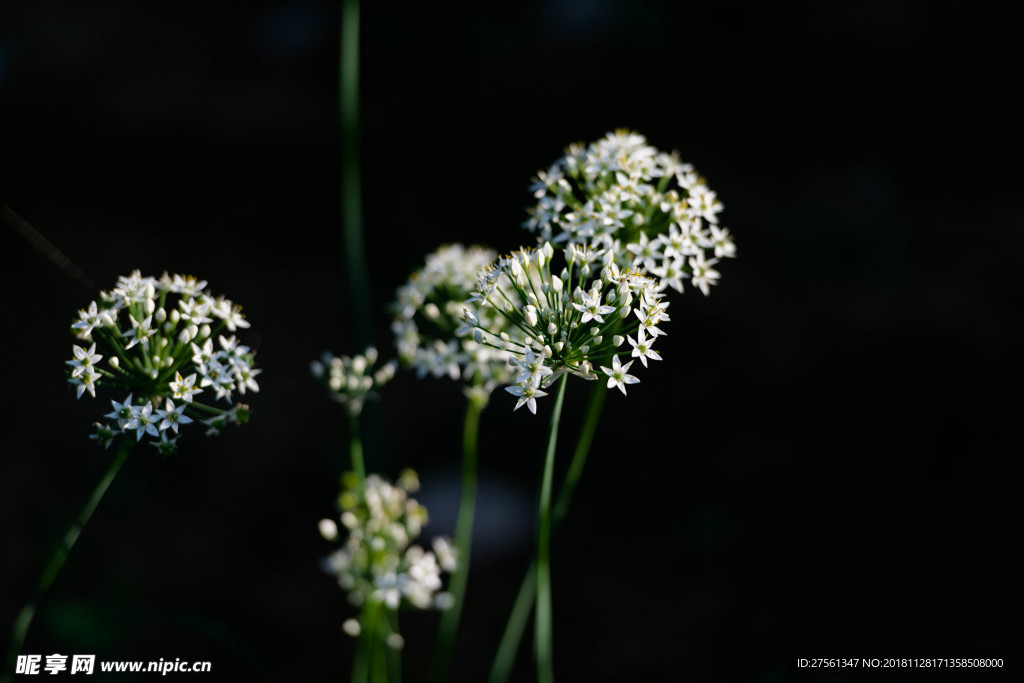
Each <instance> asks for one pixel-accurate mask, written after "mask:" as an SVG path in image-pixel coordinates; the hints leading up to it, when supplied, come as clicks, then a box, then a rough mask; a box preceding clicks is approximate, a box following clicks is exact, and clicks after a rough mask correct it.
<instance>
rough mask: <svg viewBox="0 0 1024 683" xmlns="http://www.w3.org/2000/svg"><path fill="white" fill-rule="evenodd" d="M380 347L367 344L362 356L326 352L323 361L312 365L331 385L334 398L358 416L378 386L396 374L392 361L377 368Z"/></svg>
mask: <svg viewBox="0 0 1024 683" xmlns="http://www.w3.org/2000/svg"><path fill="white" fill-rule="evenodd" d="M377 358H378V355H377V349H376V348H374V347H372V346H367V347H366V350H365V351H363V353H362V355H356V356H352V357H349V356H332V355H331V354H330V352H328V351H324V353H323V356H321V359H320V360H318V361H317V360H315V361H313V362H312V363H310V364H309V369H310V372H312V373H313V377H315V378H317V379H318V380H321V381H322V382H324V383H325V384H326V385H327V388H328V389H329V390H330V392H331V397H333V398H334V400H336V401H338V402H339V403H344V404H345V408H346V410H348V412H349V415H352V416H357V415H359V414H360V413H362V412H363V406H364V405H365V403H366V399H367V398H372V397H373V396H374V393H373V391H374V389H379V388H380V387H382V386H384V385H385V384H387V383H388V382H390V381H391V379H392V378H394V376H395V362H394V361H388V362H387V363H385V364H384V365H382V366H380V367H379V368H377V369H376V370H374V369H373V366H374V365H375V364H376V363H377Z"/></svg>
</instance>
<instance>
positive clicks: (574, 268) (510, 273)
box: [463, 242, 669, 414]
mask: <svg viewBox="0 0 1024 683" xmlns="http://www.w3.org/2000/svg"><path fill="white" fill-rule="evenodd" d="M554 255H555V251H554V249H553V248H552V246H551V243H550V242H546V243H545V244H544V245H543V246H542V247H541V248H540V249H536V250H534V249H530V248H522V249H520V250H518V251H515V252H512V253H511V254H509V255H508V256H506V257H502V258H500V259H498V260H497V261H496V262H495V263H493V264H491V265H490V266H489V267H488V268H487V269H486V270H485V271H484V272H483V273H482V275H481V276H480V279H479V281H478V283H477V286H476V287H475V288H474V290H473V292H472V296H471V297H470V299H469V300H468V301H467V302H466V303H467V304H472V305H474V306H475V308H474V309H472V310H469V309H467V311H466V313H465V315H464V316H463V322H464V326H463V329H464V330H466V331H472V332H473V334H474V337H475V338H476V341H477V343H479V344H484V345H489V346H492V347H494V348H498V349H502V350H506V351H509V352H511V353H512V354H514V357H513V359H512V361H511V363H512V365H513V366H514V367H515V368H516V369H517V375H516V377H515V380H514V385H513V386H510V387H506V391H508V392H509V393H511V394H513V395H514V396H516V397H517V398H518V402H517V403H516V406H515V408H514V410H518V409H519V408H520V407H522V406H523V405H526V406H527V407H528V408H529V409H530V411H531V412H533V413H535V414H536V412H537V400H536V399H537V397H540V396H545V395H547V393H546V392H545V391H543V389H544V388H545V387H547V386H548V385H550V384H551V382H552V381H554V379H555V378H557V377H558V376H560V375H561V374H563V373H565V372H570V373H572V374H575V375H579V376H581V377H584V378H586V379H597V377H598V375H597V374H596V373H595V372H594V367H595V365H596V366H597V367H600V369H601V371H602V372H603V373H604V375H606V376H607V378H608V386H609V387H617V388H618V389H620V390H621V391H622V393H623V394H625V393H626V386H625V385H627V384H636V383H637V382H638V381H639V380H638V379H637V378H636V377H634V376H633V375H630V374H628V373H629V368H630V366H631V365H632V363H633V361H629V362H628V363H626V364H624V365H623V364H622V363H621V361H620V360H619V353H620V349H621V348H622V347H623V346H624V345H625V344H626V342H627V341H628V342H629V344H630V346H632V349H633V350H632V353H631V355H632V357H634V358H639V359H640V361H641V362H642V363H643V365H644V366H645V367H646V366H647V361H648V359H653V360H661V356H660V355H659V354H658V352H657V351H655V350H654V349H652V348H651V346H652V344H653V343H654V340H655V339H656V338H657V337H658V336H660V335H663V334H665V333H664V331H662V330H661V329H660V328H659V327H658V325H659V324H660V323H661V322H663V321H668V320H669V317H668V314H667V313H666V309H667V308H668V304H667V303H664V302H662V301H661V298H662V293H661V292H660V291H659V290H658V288H657V283H656V282H655V281H654V280H653V279H651V278H649V277H646V276H644V275H643V274H641V273H640V272H639V271H636V270H626V271H623V270H620V269H619V267H618V265H616V262H615V253H614V252H613V251H612V250H611V249H601V250H595V249H593V248H589V247H581V246H580V245H578V244H570V245H569V246H568V247H567V248H566V249H565V252H564V256H565V262H566V266H565V267H564V268H563V269H562V270H561V272H560V274H559V275H554V274H553V272H552V267H551V265H552V264H551V260H552V258H553V256H554ZM591 264H594V265H593V267H592V265H591ZM490 311H497V312H498V313H499V314H500V315H501V316H503V317H504V318H505V319H506V321H507V323H508V327H507V331H505V330H502V331H500V332H495V331H494V330H492V329H490V328H489V327H488V326H487V325H486V324H485V322H484V314H485V313H486V312H490ZM630 335H632V336H630ZM609 361H610V365H611V367H608V366H607V365H604V364H605V363H608V362H609Z"/></svg>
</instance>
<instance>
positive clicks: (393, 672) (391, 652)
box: [384, 609, 402, 683]
mask: <svg viewBox="0 0 1024 683" xmlns="http://www.w3.org/2000/svg"><path fill="white" fill-rule="evenodd" d="M384 627H385V630H384V643H385V645H387V649H388V683H401V681H402V649H401V648H399V647H391V645H390V644H389V643H388V638H389V637H390V636H391V634H392V633H394V634H396V635H398V610H397V609H389V610H388V611H387V618H386V619H385V620H384Z"/></svg>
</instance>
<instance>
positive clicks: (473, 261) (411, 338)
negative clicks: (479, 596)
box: [391, 244, 512, 683]
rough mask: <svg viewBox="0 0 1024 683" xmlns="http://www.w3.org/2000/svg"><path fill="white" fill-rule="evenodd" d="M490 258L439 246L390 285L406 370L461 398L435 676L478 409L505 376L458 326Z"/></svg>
mask: <svg viewBox="0 0 1024 683" xmlns="http://www.w3.org/2000/svg"><path fill="white" fill-rule="evenodd" d="M496 257H497V253H496V252H494V251H493V250H491V249H487V248H485V247H480V246H470V247H465V246H463V245H461V244H450V245H445V246H442V247H440V248H439V249H437V250H436V251H434V252H433V253H431V254H429V255H428V256H427V258H426V262H425V264H424V266H423V267H422V268H420V269H419V270H417V271H416V272H414V273H413V274H412V275H411V276H410V277H409V280H408V281H407V282H406V283H405V284H403V285H402V286H401V287H399V288H398V291H397V292H396V296H395V302H394V303H393V304H392V307H391V310H392V314H393V322H392V331H393V332H394V334H395V344H396V346H397V348H398V355H399V358H400V360H401V361H402V365H403V366H404V367H406V368H409V369H412V370H414V371H415V372H416V375H417V376H418V377H426V376H427V375H431V376H434V377H449V378H450V379H452V380H456V381H459V380H461V381H462V382H463V384H464V389H463V391H464V393H465V395H466V398H467V404H466V415H465V419H464V421H463V430H462V431H463V434H462V484H461V495H460V499H459V512H458V518H457V520H456V525H455V547H456V549H457V551H458V555H459V566H458V567H457V568H456V570H455V571H454V572H453V574H452V580H451V595H452V602H453V604H452V608H451V609H449V610H447V611H446V612H445V613H444V615H443V616H442V617H441V625H440V628H439V630H438V638H437V646H436V648H435V650H434V658H433V662H432V664H431V668H430V680H432V681H435V682H438V683H440V682H441V681H444V680H445V679H446V678H447V675H448V670H449V667H450V664H451V659H452V655H453V652H454V649H455V636H456V633H457V632H458V626H459V621H460V618H461V615H462V608H463V605H464V602H465V595H466V587H467V585H468V583H469V568H470V554H471V546H472V541H473V519H474V516H475V509H476V486H477V476H476V469H477V436H478V433H479V426H480V414H481V412H482V411H483V409H484V407H485V406H486V405H487V402H488V400H489V398H490V395H491V393H492V392H493V391H494V389H495V388H497V387H498V386H500V385H501V384H506V383H508V382H509V381H510V380H511V377H512V373H511V370H510V368H509V359H510V358H511V355H510V354H509V353H507V352H506V351H503V350H501V349H495V348H493V347H491V346H488V345H485V344H480V343H478V342H477V341H476V339H474V338H473V336H472V335H470V334H468V332H467V331H466V330H464V329H462V328H463V325H462V316H463V315H464V312H465V303H464V302H465V300H466V298H467V297H469V296H470V293H471V291H472V290H473V288H474V286H475V284H476V282H477V280H478V278H479V275H480V272H481V271H482V270H483V269H484V268H485V267H486V266H487V265H488V264H489V263H490V262H491V261H493V260H494V259H495V258H496ZM485 315H486V314H485ZM487 322H488V325H490V326H492V328H497V329H504V325H505V318H504V316H502V315H500V314H499V313H497V312H494V313H493V316H492V317H490V318H488V319H487Z"/></svg>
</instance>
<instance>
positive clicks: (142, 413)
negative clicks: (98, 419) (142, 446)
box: [123, 403, 160, 441]
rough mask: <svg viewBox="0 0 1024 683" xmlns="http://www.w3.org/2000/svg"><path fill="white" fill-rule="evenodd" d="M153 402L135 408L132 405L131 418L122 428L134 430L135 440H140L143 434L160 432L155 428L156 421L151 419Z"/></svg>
mask: <svg viewBox="0 0 1024 683" xmlns="http://www.w3.org/2000/svg"><path fill="white" fill-rule="evenodd" d="M153 417H154V416H153V404H152V403H147V404H146V405H144V406H142V407H141V408H138V409H136V408H135V406H133V407H132V415H131V419H129V420H128V421H127V422H126V423H125V424H124V427H123V429H124V430H125V431H126V432H127V431H131V430H135V440H136V441H142V437H143V435H144V434H149V435H150V436H159V435H160V432H159V431H158V430H157V423H156V421H155V420H154V419H153Z"/></svg>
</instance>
